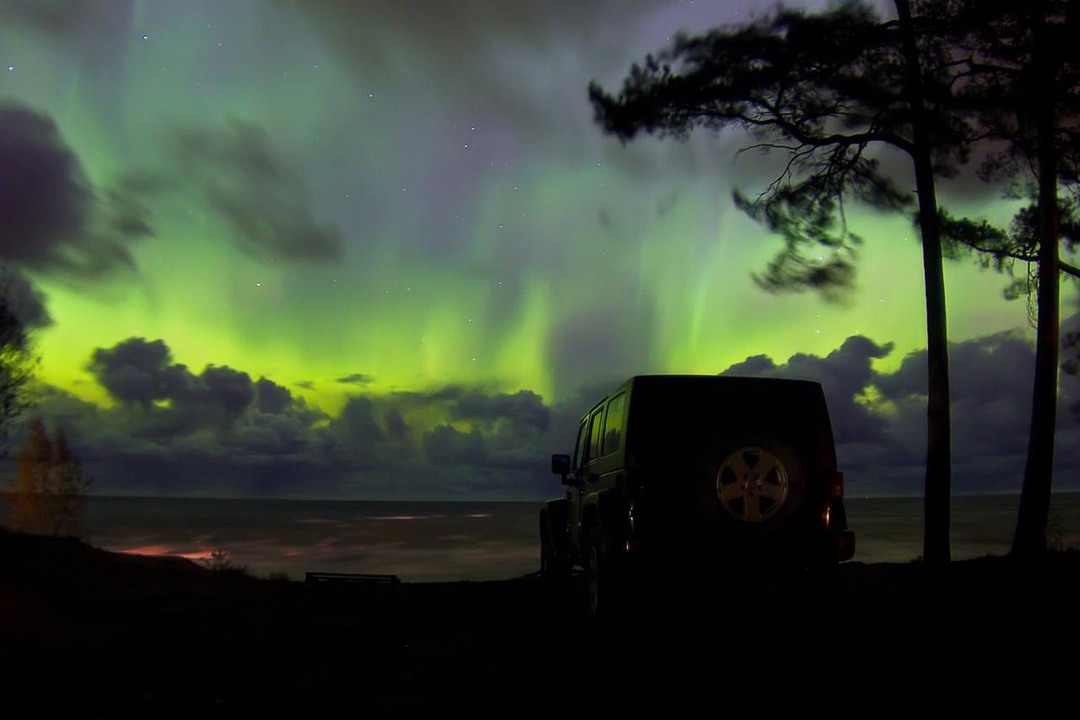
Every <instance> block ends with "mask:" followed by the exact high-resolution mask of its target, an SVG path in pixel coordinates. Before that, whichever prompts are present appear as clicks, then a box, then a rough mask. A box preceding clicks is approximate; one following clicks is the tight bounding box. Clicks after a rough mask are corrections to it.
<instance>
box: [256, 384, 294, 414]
mask: <svg viewBox="0 0 1080 720" xmlns="http://www.w3.org/2000/svg"><path fill="white" fill-rule="evenodd" d="M292 400H293V398H292V393H290V392H289V389H288V388H286V387H282V386H281V385H278V384H277V383H276V382H274V381H273V380H270V379H268V378H265V377H260V378H259V379H258V380H256V381H255V407H256V408H257V409H258V411H259V412H262V413H268V414H271V415H276V414H278V413H283V412H285V409H286V408H288V407H289V405H290V404H291V403H292Z"/></svg>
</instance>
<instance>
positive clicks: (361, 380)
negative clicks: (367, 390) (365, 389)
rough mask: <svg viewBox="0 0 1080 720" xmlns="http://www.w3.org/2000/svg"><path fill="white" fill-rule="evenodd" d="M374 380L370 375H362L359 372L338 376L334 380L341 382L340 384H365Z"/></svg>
mask: <svg viewBox="0 0 1080 720" xmlns="http://www.w3.org/2000/svg"><path fill="white" fill-rule="evenodd" d="M373 380H374V378H373V377H371V376H370V375H363V374H361V373H353V374H351V375H346V376H344V377H339V378H338V379H337V380H335V381H334V382H337V383H341V384H342V385H367V384H369V383H371V382H372V381H373Z"/></svg>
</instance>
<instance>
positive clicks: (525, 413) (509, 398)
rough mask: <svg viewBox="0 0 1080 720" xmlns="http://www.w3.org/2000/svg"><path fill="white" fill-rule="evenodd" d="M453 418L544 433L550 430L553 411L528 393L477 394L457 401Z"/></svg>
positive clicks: (538, 398) (470, 394)
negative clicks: (502, 423)
mask: <svg viewBox="0 0 1080 720" xmlns="http://www.w3.org/2000/svg"><path fill="white" fill-rule="evenodd" d="M453 417H454V418H455V419H459V420H474V421H479V422H481V423H486V424H490V423H495V422H498V421H499V420H509V421H510V422H512V423H514V424H516V425H521V426H524V427H527V428H533V429H535V430H536V431H538V432H540V433H543V432H547V429H548V423H549V421H550V411H549V410H548V408H547V406H545V405H544V400H543V398H541V397H540V396H539V395H537V394H536V393H534V392H531V391H529V390H520V391H518V392H516V393H514V394H513V395H507V394H502V393H500V394H497V395H488V394H484V393H478V392H474V393H469V394H467V395H463V396H462V397H461V398H459V399H458V401H457V402H456V403H455V405H454V407H453Z"/></svg>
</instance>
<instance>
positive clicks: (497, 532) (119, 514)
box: [84, 493, 1080, 582]
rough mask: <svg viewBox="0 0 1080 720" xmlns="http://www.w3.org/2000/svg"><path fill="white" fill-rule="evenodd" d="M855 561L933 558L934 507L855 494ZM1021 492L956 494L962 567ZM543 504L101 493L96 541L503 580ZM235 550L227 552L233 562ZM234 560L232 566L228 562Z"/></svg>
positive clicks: (238, 558)
mask: <svg viewBox="0 0 1080 720" xmlns="http://www.w3.org/2000/svg"><path fill="white" fill-rule="evenodd" d="M845 502H846V505H847V510H848V525H849V527H850V528H851V529H852V530H854V531H855V533H856V536H857V550H856V554H855V558H854V560H855V561H857V562H864V563H883V562H884V563H904V562H910V561H912V560H914V559H916V558H918V557H919V556H920V555H921V553H922V532H923V522H922V499H921V498H915V497H878V498H849V499H847V500H845ZM1018 504H1019V496H1018V495H980V496H961V497H954V498H953V504H952V536H951V537H952V554H953V557H954V558H955V559H966V558H974V557H981V556H984V555H1002V554H1004V553H1006V552H1007V551H1008V548H1009V543H1010V541H1011V539H1012V533H1013V529H1014V527H1015V523H1016V513H1017V508H1018ZM540 505H541V503H540V502H415V501H414V502H384V501H380V502H367V501H342V500H282V499H275V500H251V499H207V498H148V497H109V496H91V497H90V498H89V499H88V503H87V508H86V515H85V519H84V532H85V539H86V540H87V541H88V542H89V543H90V544H91V545H93V546H95V547H100V548H103V549H106V550H111V551H117V552H125V553H137V554H140V555H179V556H183V557H186V558H189V559H191V560H193V561H196V562H203V563H207V564H209V563H211V562H214V561H213V560H212V559H211V554H212V553H215V552H217V553H218V558H219V559H218V561H217V562H219V563H220V562H222V561H223V560H224V561H225V562H228V563H229V564H231V565H232V566H234V567H242V568H245V569H246V570H247V571H248V572H249V573H250V574H252V575H255V576H257V577H271V576H274V577H279V578H280V577H282V576H285V577H288V578H289V579H293V580H302V579H303V578H304V574H305V573H307V572H345V573H387V574H393V575H397V576H398V577H399V578H401V580H402V581H405V582H433V581H459V580H503V579H509V578H513V577H519V576H522V575H526V574H528V573H531V572H534V571H536V570H537V569H538V568H539V559H540V553H539V540H538V534H537V524H538V523H537V511H538V510H539V508H540ZM1049 534H1050V541H1051V543H1052V544H1054V545H1056V546H1058V547H1074V548H1080V493H1058V494H1055V495H1054V497H1053V502H1052V508H1051V513H1050V533H1049ZM221 553H224V555H221ZM222 559H223V560H222Z"/></svg>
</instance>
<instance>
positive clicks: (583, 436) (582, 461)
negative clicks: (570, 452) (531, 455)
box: [566, 404, 604, 547]
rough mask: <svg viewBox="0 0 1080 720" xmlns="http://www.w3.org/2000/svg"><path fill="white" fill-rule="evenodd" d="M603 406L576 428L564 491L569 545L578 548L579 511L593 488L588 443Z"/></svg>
mask: <svg viewBox="0 0 1080 720" xmlns="http://www.w3.org/2000/svg"><path fill="white" fill-rule="evenodd" d="M603 412H604V406H603V404H601V405H599V406H597V407H596V408H595V409H594V410H593V411H592V412H590V413H589V414H588V415H586V416H585V417H584V418H582V420H581V425H580V426H579V427H578V436H577V443H576V444H575V445H574V459H573V461H572V462H571V466H570V467H571V476H570V478H569V480H570V483H569V484H568V486H567V489H566V499H567V501H568V502H567V506H568V512H569V515H570V517H569V525H570V528H569V530H570V545H571V547H579V546H580V542H581V511H582V501H583V500H584V498H585V495H587V494H588V493H589V492H591V491H592V490H593V487H592V486H591V484H590V483H589V482H588V480H589V464H590V462H591V461H592V459H593V455H594V454H595V451H594V443H592V442H590V439H591V438H592V437H593V435H594V433H598V432H599V430H598V429H597V428H599V427H600V423H601V421H602V420H603Z"/></svg>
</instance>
